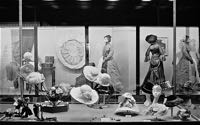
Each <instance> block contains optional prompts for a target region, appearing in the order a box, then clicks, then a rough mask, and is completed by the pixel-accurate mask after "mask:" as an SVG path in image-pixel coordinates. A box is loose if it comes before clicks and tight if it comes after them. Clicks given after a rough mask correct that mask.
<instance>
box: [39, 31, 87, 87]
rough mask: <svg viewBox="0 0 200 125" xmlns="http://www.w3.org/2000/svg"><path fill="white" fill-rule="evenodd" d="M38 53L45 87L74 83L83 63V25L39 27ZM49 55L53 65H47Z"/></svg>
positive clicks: (49, 61)
mask: <svg viewBox="0 0 200 125" xmlns="http://www.w3.org/2000/svg"><path fill="white" fill-rule="evenodd" d="M38 55H39V58H40V59H41V62H42V63H43V67H42V73H43V74H44V76H45V79H46V80H45V84H46V87H47V89H49V88H50V87H52V86H54V85H58V84H60V83H67V84H70V85H75V83H76V81H75V80H76V77H77V76H78V75H80V73H81V68H82V67H83V66H84V65H85V27H39V28H38ZM50 57H53V58H52V59H53V65H48V64H51V60H49V59H50ZM53 67H54V68H53ZM52 68H53V69H52ZM54 70H55V74H54V73H53V71H54ZM53 79H55V83H53V82H54V80H53Z"/></svg>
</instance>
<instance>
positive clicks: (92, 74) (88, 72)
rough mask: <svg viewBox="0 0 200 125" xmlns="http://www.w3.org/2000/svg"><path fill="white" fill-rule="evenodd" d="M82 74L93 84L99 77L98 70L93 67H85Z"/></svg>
mask: <svg viewBox="0 0 200 125" xmlns="http://www.w3.org/2000/svg"><path fill="white" fill-rule="evenodd" d="M83 74H84V76H85V78H86V79H87V80H89V81H91V82H94V81H95V80H96V79H97V78H98V76H99V70H98V68H96V67H94V66H85V67H84V68H83Z"/></svg>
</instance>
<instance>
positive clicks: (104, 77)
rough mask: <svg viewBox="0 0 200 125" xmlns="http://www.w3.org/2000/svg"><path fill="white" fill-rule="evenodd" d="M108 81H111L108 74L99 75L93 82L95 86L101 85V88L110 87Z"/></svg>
mask: <svg viewBox="0 0 200 125" xmlns="http://www.w3.org/2000/svg"><path fill="white" fill-rule="evenodd" d="M110 80H111V77H110V75H109V74H107V73H102V74H99V77H98V78H97V80H95V82H96V83H97V84H100V85H102V86H109V85H110Z"/></svg>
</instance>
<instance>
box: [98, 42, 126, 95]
mask: <svg viewBox="0 0 200 125" xmlns="http://www.w3.org/2000/svg"><path fill="white" fill-rule="evenodd" d="M113 55H114V50H113V48H112V46H111V44H110V43H108V44H106V45H105V46H104V48H103V60H104V61H103V63H102V68H101V73H108V74H109V75H110V77H111V84H112V86H113V87H114V90H115V92H121V91H122V89H123V85H122V83H121V80H120V71H119V68H118V65H117V63H116V61H115V60H114V58H113ZM99 62H101V61H99Z"/></svg>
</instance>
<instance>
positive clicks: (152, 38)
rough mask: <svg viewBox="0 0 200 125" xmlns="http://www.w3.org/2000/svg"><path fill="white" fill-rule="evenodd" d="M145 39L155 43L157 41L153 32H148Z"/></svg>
mask: <svg viewBox="0 0 200 125" xmlns="http://www.w3.org/2000/svg"><path fill="white" fill-rule="evenodd" d="M145 40H146V41H147V42H148V43H150V44H152V43H155V42H156V41H157V36H156V35H153V34H150V35H147V36H146V38H145Z"/></svg>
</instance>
